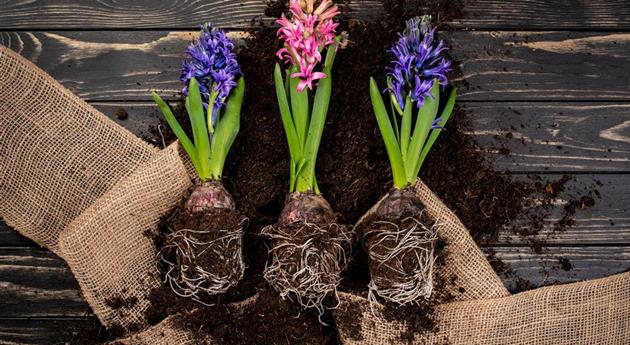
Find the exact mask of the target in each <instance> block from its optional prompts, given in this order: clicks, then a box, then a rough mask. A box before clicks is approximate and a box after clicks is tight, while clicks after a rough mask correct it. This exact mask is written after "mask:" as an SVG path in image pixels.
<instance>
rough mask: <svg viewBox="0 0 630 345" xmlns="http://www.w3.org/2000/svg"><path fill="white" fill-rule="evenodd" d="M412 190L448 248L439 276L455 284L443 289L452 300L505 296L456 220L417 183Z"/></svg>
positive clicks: (467, 233) (427, 189) (368, 213)
mask: <svg viewBox="0 0 630 345" xmlns="http://www.w3.org/2000/svg"><path fill="white" fill-rule="evenodd" d="M415 189H416V195H417V196H418V198H419V199H420V201H421V202H422V204H423V205H424V207H426V211H427V212H428V214H429V216H430V217H431V218H433V219H435V220H436V222H437V232H438V236H439V238H441V239H442V240H444V241H445V242H446V244H447V245H448V250H447V251H446V252H445V253H444V254H443V255H444V265H443V267H442V271H441V272H440V274H442V275H443V277H445V278H447V279H450V278H452V277H456V279H457V280H456V281H457V284H453V285H447V286H444V287H443V288H444V289H445V290H446V291H447V292H448V293H449V294H450V295H452V296H453V297H454V299H455V300H466V299H480V298H495V297H503V296H508V295H509V292H508V291H507V289H506V288H505V286H504V285H503V283H502V282H501V279H500V278H499V277H498V276H497V274H496V273H495V272H494V270H493V269H492V267H491V266H490V264H489V263H488V260H487V259H486V257H485V256H484V254H483V252H481V249H479V247H478V246H477V244H476V243H475V241H474V240H473V239H472V237H471V236H470V232H469V231H468V229H466V227H465V226H464V225H463V224H462V222H461V221H460V220H459V218H457V216H456V215H455V214H453V212H452V211H451V210H450V209H449V208H448V207H446V205H444V203H442V201H441V200H440V198H438V197H437V196H436V195H435V194H433V192H432V191H431V190H430V189H429V187H427V186H426V185H425V184H424V183H423V182H422V181H421V180H420V179H418V181H417V183H416V187H415ZM382 201H383V199H381V200H379V202H377V203H376V205H374V206H373V207H372V208H371V209H370V210H369V211H368V212H367V213H366V214H365V215H364V216H363V217H361V219H360V220H359V222H358V223H357V226H358V225H359V224H361V222H363V221H364V220H365V219H367V218H368V217H369V216H370V215H372V213H374V212H375V211H376V209H377V208H378V206H379V205H380V203H381V202H382Z"/></svg>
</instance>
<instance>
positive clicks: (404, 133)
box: [400, 96, 413, 162]
mask: <svg viewBox="0 0 630 345" xmlns="http://www.w3.org/2000/svg"><path fill="white" fill-rule="evenodd" d="M412 109H413V106H412V105H411V97H410V96H407V99H406V100H405V110H404V111H403V114H402V124H401V132H400V152H401V154H402V160H403V162H407V150H408V149H409V140H410V137H411V111H412Z"/></svg>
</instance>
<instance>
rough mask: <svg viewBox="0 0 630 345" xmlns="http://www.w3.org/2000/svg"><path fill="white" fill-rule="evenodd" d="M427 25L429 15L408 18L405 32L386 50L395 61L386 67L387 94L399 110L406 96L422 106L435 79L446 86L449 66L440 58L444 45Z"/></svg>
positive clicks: (447, 62)
mask: <svg viewBox="0 0 630 345" xmlns="http://www.w3.org/2000/svg"><path fill="white" fill-rule="evenodd" d="M430 22H431V17H430V16H423V17H415V18H412V19H409V20H408V21H407V23H406V29H405V31H404V32H403V33H402V34H401V35H400V36H399V38H398V40H397V41H396V43H394V45H393V46H392V48H391V49H390V50H389V51H390V52H391V53H392V54H393V55H394V59H393V60H392V61H391V63H390V65H389V66H388V68H387V75H388V77H389V80H390V86H389V88H388V91H390V92H391V93H392V94H393V95H394V98H395V99H396V102H397V103H398V106H399V107H400V109H403V108H404V106H405V98H406V96H407V95H409V96H410V97H411V100H412V102H413V103H416V106H417V107H421V106H422V105H423V104H424V99H425V97H430V96H431V93H430V92H431V88H432V87H433V82H434V80H437V81H438V83H439V84H440V86H441V87H442V88H444V87H446V86H447V85H448V76H447V75H448V73H449V72H450V71H451V64H452V63H451V61H450V60H448V59H446V58H445V57H444V56H443V55H444V53H445V52H446V50H447V49H446V46H445V45H444V42H443V41H442V40H439V39H438V38H437V37H436V35H435V28H431V25H430Z"/></svg>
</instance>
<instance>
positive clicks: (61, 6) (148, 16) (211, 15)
mask: <svg viewBox="0 0 630 345" xmlns="http://www.w3.org/2000/svg"><path fill="white" fill-rule="evenodd" d="M342 6H343V11H344V15H345V16H347V17H352V18H355V19H359V20H369V19H373V18H375V17H376V16H378V15H379V14H380V13H381V10H382V5H381V3H380V2H379V1H373V0H368V1H363V0H355V1H350V2H348V3H347V4H345V5H342ZM266 8H267V1H266V0H239V1H221V0H208V1H193V0H176V1H155V0H134V1H116V0H102V1H86V0H62V1H59V0H38V1H11V0H8V1H0V29H32V28H38V29H44V30H54V29H123V28H125V29H164V28H173V29H193V28H196V27H197V25H198V24H199V23H202V22H207V21H209V22H212V23H213V24H215V25H217V26H220V27H223V28H248V27H252V26H253V25H258V24H259V23H260V22H261V21H262V22H264V23H272V22H273V20H274V18H271V17H268V16H265V9H266Z"/></svg>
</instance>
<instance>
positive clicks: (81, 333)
mask: <svg viewBox="0 0 630 345" xmlns="http://www.w3.org/2000/svg"><path fill="white" fill-rule="evenodd" d="M98 325H99V324H98V320H96V318H93V317H86V318H46V319H0V344H6V345H10V344H29V345H31V344H42V345H51V344H55V345H62V344H63V345H67V344H71V343H70V341H76V340H77V339H83V340H89V338H88V339H85V336H89V335H91V334H93V333H87V332H88V331H91V330H94V331H92V332H97V330H98ZM95 334H98V333H95Z"/></svg>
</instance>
